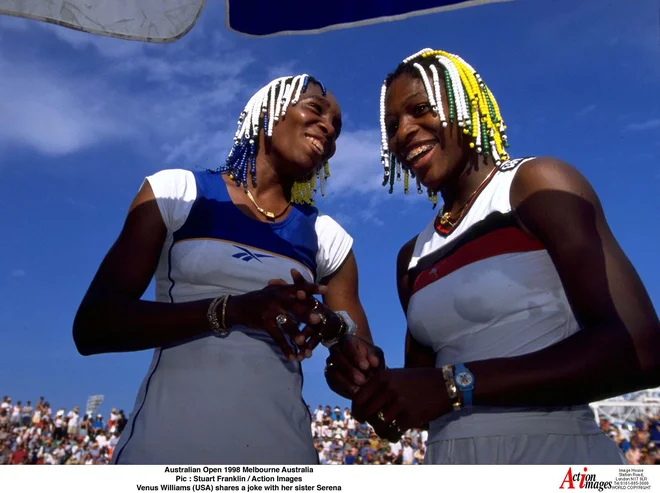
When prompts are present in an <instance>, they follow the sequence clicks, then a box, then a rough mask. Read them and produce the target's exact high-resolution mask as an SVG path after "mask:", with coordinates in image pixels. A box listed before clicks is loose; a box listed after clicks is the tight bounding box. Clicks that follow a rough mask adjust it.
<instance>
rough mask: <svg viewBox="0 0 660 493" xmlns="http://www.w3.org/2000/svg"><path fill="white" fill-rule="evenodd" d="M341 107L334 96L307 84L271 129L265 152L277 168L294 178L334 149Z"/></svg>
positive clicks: (339, 130) (319, 164)
mask: <svg viewBox="0 0 660 493" xmlns="http://www.w3.org/2000/svg"><path fill="white" fill-rule="evenodd" d="M340 132H341V110H340V108H339V104H338V103H337V100H336V99H335V97H334V96H333V95H332V94H330V93H329V92H328V93H326V95H323V91H322V90H321V88H320V87H319V85H318V84H316V83H310V84H309V86H308V87H307V91H306V92H305V93H303V94H301V96H300V100H299V101H298V103H297V104H296V105H295V106H289V108H288V109H287V112H286V115H285V116H284V117H283V118H282V119H280V121H279V122H278V123H277V125H275V127H274V128H273V135H272V139H271V142H270V149H269V153H270V154H271V156H272V157H273V158H275V160H276V162H277V166H278V171H280V172H282V173H286V174H293V175H294V176H296V177H302V176H306V175H309V174H310V173H311V172H313V171H314V170H316V169H317V168H318V167H319V166H322V165H323V163H325V162H326V161H328V160H329V159H330V158H331V157H332V156H333V155H334V154H335V151H336V140H337V137H338V136H339V133H340Z"/></svg>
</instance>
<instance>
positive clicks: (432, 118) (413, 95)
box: [385, 73, 470, 191]
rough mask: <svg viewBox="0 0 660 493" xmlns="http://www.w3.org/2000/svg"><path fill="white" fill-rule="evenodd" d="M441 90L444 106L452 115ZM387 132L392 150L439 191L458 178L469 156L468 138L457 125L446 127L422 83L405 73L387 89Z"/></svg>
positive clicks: (417, 174)
mask: <svg viewBox="0 0 660 493" xmlns="http://www.w3.org/2000/svg"><path fill="white" fill-rule="evenodd" d="M447 100H448V98H447V95H446V92H445V89H444V87H443V88H442V104H443V106H444V110H445V114H448V113H449V106H448V104H447ZM385 128H386V131H387V139H388V145H389V149H390V150H391V151H392V152H393V153H394V155H395V156H396V158H397V160H399V162H401V163H402V164H403V165H404V166H405V167H407V168H409V169H411V170H412V171H413V172H414V174H415V175H416V176H417V177H418V178H419V179H420V181H421V182H422V184H423V185H424V186H426V187H427V188H429V189H430V190H433V191H437V190H438V189H439V188H441V187H442V186H443V185H444V184H446V183H447V182H449V181H450V180H452V179H453V178H455V177H456V176H458V175H459V174H460V173H461V172H462V171H463V170H464V169H465V166H466V164H467V161H468V158H469V156H470V148H469V138H467V136H464V134H463V133H462V131H459V128H458V127H457V126H455V125H449V126H447V127H443V125H442V122H441V121H440V118H439V116H438V115H437V114H436V113H434V112H433V110H432V108H431V105H430V103H429V97H428V95H427V93H426V90H425V88H424V83H423V82H422V80H421V79H419V78H417V77H415V76H413V75H411V74H409V73H402V74H401V75H399V76H398V77H396V78H395V79H394V80H393V81H392V82H391V84H390V86H389V87H388V89H387V93H386V96H385Z"/></svg>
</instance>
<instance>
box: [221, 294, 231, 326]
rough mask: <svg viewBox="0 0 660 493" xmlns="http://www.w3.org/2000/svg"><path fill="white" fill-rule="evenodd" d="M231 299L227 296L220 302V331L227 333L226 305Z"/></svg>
mask: <svg viewBox="0 0 660 493" xmlns="http://www.w3.org/2000/svg"><path fill="white" fill-rule="evenodd" d="M230 298H231V295H230V294H228V295H227V296H225V298H224V299H223V300H222V318H221V319H220V320H221V325H220V326H221V327H222V330H224V331H225V332H229V327H227V303H229V299H230Z"/></svg>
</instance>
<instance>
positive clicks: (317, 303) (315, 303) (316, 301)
mask: <svg viewBox="0 0 660 493" xmlns="http://www.w3.org/2000/svg"><path fill="white" fill-rule="evenodd" d="M318 307H319V300H317V299H316V298H314V308H312V311H314V310H316V309H317V308H318Z"/></svg>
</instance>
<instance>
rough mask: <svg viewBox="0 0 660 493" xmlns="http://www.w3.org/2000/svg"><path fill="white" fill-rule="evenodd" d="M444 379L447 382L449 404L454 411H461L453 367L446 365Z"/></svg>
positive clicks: (443, 373) (443, 368) (443, 370)
mask: <svg viewBox="0 0 660 493" xmlns="http://www.w3.org/2000/svg"><path fill="white" fill-rule="evenodd" d="M442 378H444V380H445V387H446V388H447V395H448V396H449V402H451V407H452V409H453V410H454V411H460V410H461V399H460V397H459V395H458V389H457V388H456V383H455V382H454V368H453V366H452V365H445V366H443V367H442Z"/></svg>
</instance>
